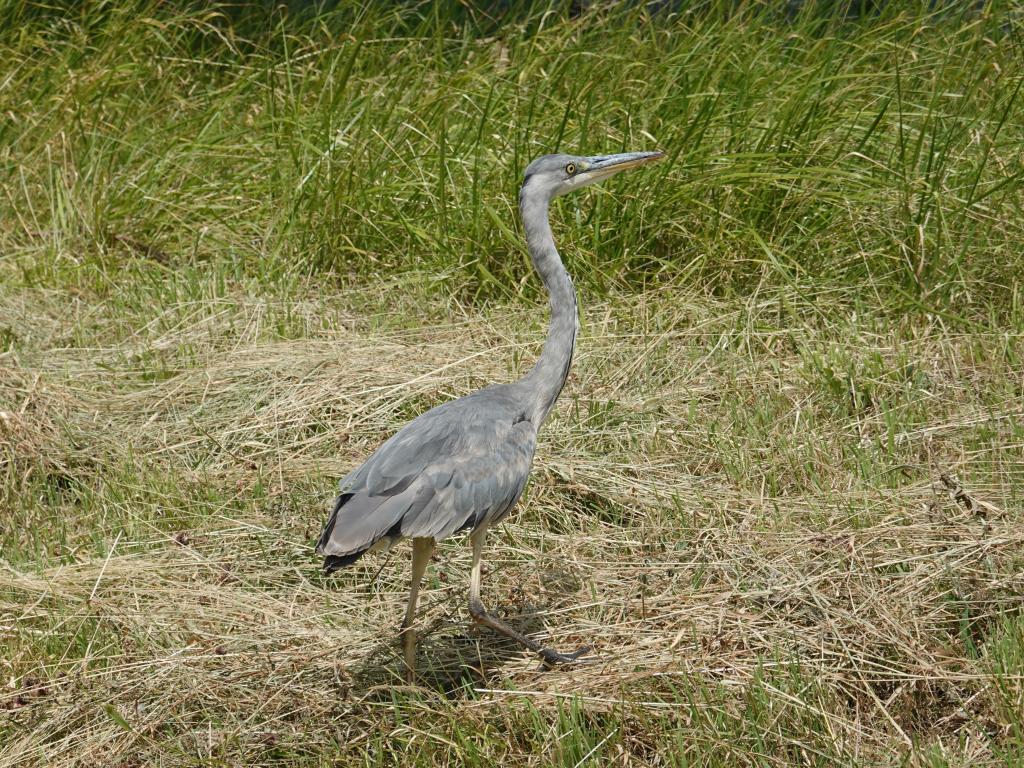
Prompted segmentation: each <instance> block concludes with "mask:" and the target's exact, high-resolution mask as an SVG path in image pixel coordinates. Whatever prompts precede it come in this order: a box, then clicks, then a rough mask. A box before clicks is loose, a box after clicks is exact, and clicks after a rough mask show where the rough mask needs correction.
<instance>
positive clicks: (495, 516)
mask: <svg viewBox="0 0 1024 768" xmlns="http://www.w3.org/2000/svg"><path fill="white" fill-rule="evenodd" d="M519 389H520V385H519V383H518V382H517V383H515V384H497V385H494V386H490V387H487V388H486V389H481V390H479V391H477V392H473V393H472V394H469V395H466V396H465V397H460V398H459V399H458V400H451V401H449V402H447V403H443V404H442V405H439V406H437V407H436V408H433V409H431V410H429V411H427V412H426V413H423V414H421V415H420V416H417V417H416V418H415V419H413V420H412V421H411V422H409V423H408V424H407V425H405V426H404V427H402V429H400V430H399V431H398V432H396V433H395V434H394V435H393V436H392V437H391V438H390V439H388V440H387V441H386V442H385V443H384V444H383V445H381V446H380V448H378V449H377V450H376V451H375V452H374V453H373V455H371V456H370V458H369V459H367V461H366V462H365V463H364V464H363V465H362V466H361V467H359V468H358V469H356V470H355V471H353V472H352V473H351V474H349V475H348V476H347V477H346V478H344V479H343V480H342V481H341V483H340V487H341V489H342V491H341V493H340V494H339V496H338V498H337V500H336V501H335V510H334V513H333V514H332V516H331V519H330V520H329V521H328V523H327V527H326V528H325V529H324V533H323V536H322V537H321V540H320V549H321V550H322V552H323V553H324V554H326V560H325V563H324V565H325V567H326V568H327V569H328V570H334V569H335V568H340V567H343V566H345V565H348V564H349V563H351V562H354V560H355V559H356V558H358V557H359V556H360V555H361V554H362V553H363V552H365V551H367V550H368V549H370V548H371V547H373V546H374V545H376V544H378V543H379V542H385V543H387V544H388V545H390V544H393V543H394V542H395V541H396V540H398V539H399V538H431V539H434V540H435V541H440V540H441V539H444V538H447V537H448V536H451V535H452V534H453V533H456V532H457V531H462V530H466V529H471V530H472V529H476V528H479V527H482V526H489V525H493V524H494V523H496V522H498V521H499V520H501V519H502V518H504V517H505V516H506V515H507V514H508V513H509V512H510V511H511V510H512V507H513V506H514V505H515V503H516V501H518V499H519V496H520V495H521V494H522V492H523V488H525V487H526V479H527V476H528V475H529V473H530V464H531V462H532V461H533V451H534V448H535V447H536V444H537V428H536V426H535V425H534V424H533V423H531V422H530V421H529V420H528V419H527V418H526V417H525V415H524V413H523V408H522V405H521V404H520V402H519V400H520V397H519ZM332 552H337V553H339V554H331V553H332Z"/></svg>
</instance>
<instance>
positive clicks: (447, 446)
mask: <svg viewBox="0 0 1024 768" xmlns="http://www.w3.org/2000/svg"><path fill="white" fill-rule="evenodd" d="M661 157H663V155H662V154H661V153H660V152H636V153H627V154H621V155H611V156H602V157H570V156H567V155H545V156H543V157H540V158H538V159H537V160H535V161H534V162H533V163H531V164H530V166H529V167H528V168H527V170H526V175H525V178H524V180H523V186H522V189H521V190H520V195H519V208H520V213H521V215H522V219H523V227H524V230H525V233H526V240H527V245H528V247H529V250H530V256H531V258H532V260H533V264H534V267H535V268H536V269H537V272H538V273H539V274H540V276H541V279H542V280H543V281H544V286H545V287H546V288H547V290H548V293H549V296H550V304H551V323H550V326H549V329H548V336H547V340H546V341H545V343H544V349H543V351H542V352H541V355H540V358H539V359H538V361H537V363H536V365H534V367H533V368H532V369H531V370H530V371H529V372H528V373H527V374H526V375H525V376H523V378H521V379H519V380H518V381H515V382H512V383H509V384H495V385H492V386H489V387H486V388H484V389H481V390H479V391H477V392H473V393H471V394H469V395H466V396H465V397H461V398H459V399H457V400H452V401H450V402H447V403H444V404H442V405H439V406H437V407H436V408H432V409H431V410H429V411H427V412H426V413H423V414H421V415H420V416H418V417H417V418H415V419H413V420H412V421H411V422H409V423H408V424H407V425H405V426H404V427H403V428H402V429H400V430H399V431H398V432H396V433H395V434H394V435H393V436H392V437H391V438H389V439H388V440H387V441H386V442H384V443H383V444H382V445H381V446H380V447H379V448H378V449H377V450H376V451H375V452H374V453H373V454H372V455H371V456H370V457H369V458H368V459H367V460H366V462H365V463H363V465H362V466H360V467H358V468H357V469H355V470H354V471H353V472H351V473H350V474H349V475H348V476H347V477H345V478H344V479H343V480H342V481H341V483H340V489H339V491H340V492H339V494H338V496H337V498H336V499H335V502H334V509H333V511H332V513H331V516H330V518H329V520H328V522H327V525H326V526H325V527H324V531H323V534H322V535H321V537H320V541H319V543H318V544H317V552H318V553H319V554H322V555H324V568H325V569H326V570H327V571H328V572H330V571H333V570H336V569H338V568H342V567H344V566H346V565H349V564H350V563H353V562H355V560H357V559H358V558H359V557H360V556H361V555H362V554H363V553H365V552H367V551H369V550H371V549H373V548H376V547H377V546H380V545H382V544H386V545H390V544H393V543H394V542H395V541H397V540H398V539H401V538H412V539H413V541H414V545H413V576H412V588H411V590H410V598H409V606H408V610H407V612H406V618H405V622H404V623H403V626H402V634H403V638H404V641H405V661H406V666H407V668H408V670H409V672H410V674H411V673H412V670H413V668H414V661H415V635H414V633H413V631H412V620H413V617H414V613H415V607H416V599H417V595H418V592H419V583H420V580H421V578H422V576H423V572H424V570H425V569H426V564H427V561H428V560H429V558H430V554H431V553H432V552H433V548H434V543H435V542H437V541H440V540H441V539H444V538H446V537H448V536H450V535H452V534H453V533H456V532H458V531H462V530H467V529H468V530H469V531H470V532H471V538H472V541H473V571H472V575H471V580H470V599H469V604H470V613H471V614H472V616H473V618H474V619H475V620H477V621H479V622H480V623H482V624H485V625H487V626H489V627H491V628H493V629H495V630H497V631H499V632H502V633H503V634H506V635H508V636H509V637H512V638H514V639H515V640H517V641H518V642H520V643H522V644H523V645H526V646H527V647H528V648H531V649H532V650H534V651H537V652H538V653H541V654H542V655H543V656H544V658H545V659H546V660H547V661H549V662H558V661H570V660H572V659H574V658H576V656H578V655H579V653H581V652H582V650H581V651H578V652H577V653H576V654H571V655H568V656H565V655H562V654H560V653H557V652H555V651H551V650H548V649H545V648H542V647H541V646H540V645H539V644H538V643H536V642H535V641H533V640H531V639H529V638H527V637H525V636H523V635H521V634H520V633H518V632H516V631H515V630H514V629H512V628H511V627H509V626H508V625H506V624H504V623H503V622H501V621H498V620H497V619H495V618H494V617H492V616H491V615H490V614H488V613H487V612H486V610H485V609H484V607H483V604H482V603H481V602H480V559H481V553H482V548H483V541H484V536H485V533H486V531H487V529H488V528H489V527H490V526H491V525H493V524H495V523H497V522H499V521H500V520H502V519H503V518H504V517H505V516H506V515H508V514H509V512H511V511H512V508H513V507H514V506H515V504H516V502H517V501H518V500H519V497H520V496H521V495H522V493H523V489H524V488H525V487H526V481H527V478H528V476H529V473H530V466H531V464H532V462H533V454H534V449H535V448H536V445H537V431H538V430H539V429H540V426H541V424H542V423H543V422H544V419H545V418H546V417H547V415H548V413H549V412H550V411H551V408H552V407H553V406H554V403H555V400H557V398H558V395H559V393H560V392H561V391H562V387H563V386H564V385H565V380H566V378H567V376H568V375H569V368H570V366H571V365H572V357H573V352H574V350H575V346H576V334H577V330H578V316H577V309H576V294H575V291H574V289H573V285H572V280H571V279H570V277H569V274H568V272H566V270H565V267H564V266H563V265H562V260H561V258H560V257H559V255H558V251H557V249H556V248H555V242H554V238H553V236H552V234H551V227H550V225H549V223H548V204H549V202H550V200H551V199H552V198H553V197H555V196H556V195H559V194H565V193H566V192H570V191H572V190H574V189H579V188H582V187H584V186H587V185H589V184H592V183H594V182H596V181H600V180H602V179H604V178H607V177H608V176H611V175H613V174H615V173H617V172H618V171H620V170H624V169H626V168H632V167H634V166H637V165H640V164H643V163H645V162H648V161H651V160H656V159H660V158H661ZM583 650H585V649H583Z"/></svg>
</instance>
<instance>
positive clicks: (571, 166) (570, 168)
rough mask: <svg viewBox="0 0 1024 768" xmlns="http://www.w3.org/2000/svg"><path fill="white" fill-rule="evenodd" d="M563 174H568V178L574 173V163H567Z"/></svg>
mask: <svg viewBox="0 0 1024 768" xmlns="http://www.w3.org/2000/svg"><path fill="white" fill-rule="evenodd" d="M565 172H566V173H568V174H569V175H570V176H572V175H573V174H574V173H576V163H569V164H568V165H567V166H565Z"/></svg>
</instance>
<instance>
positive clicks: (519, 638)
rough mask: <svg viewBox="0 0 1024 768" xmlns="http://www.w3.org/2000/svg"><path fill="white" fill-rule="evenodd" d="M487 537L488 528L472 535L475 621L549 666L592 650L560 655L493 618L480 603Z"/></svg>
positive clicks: (586, 648)
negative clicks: (522, 646) (536, 655)
mask: <svg viewBox="0 0 1024 768" xmlns="http://www.w3.org/2000/svg"><path fill="white" fill-rule="evenodd" d="M486 535H487V529H486V528H480V529H478V530H476V531H474V532H473V533H472V535H471V536H470V540H471V541H472V542H473V570H472V573H471V574H470V577H469V613H470V615H471V616H472V617H473V619H474V621H477V622H478V623H480V624H483V625H484V626H485V627H490V628H491V629H493V630H494V631H495V632H500V633H501V634H503V635H505V636H506V637H511V638H512V639H513V640H515V641H516V642H517V643H519V644H520V645H524V646H526V647H527V648H529V649H530V650H531V651H533V652H534V653H539V654H540V655H541V656H542V657H543V658H544V661H546V662H547V663H548V664H559V663H562V664H565V663H568V662H571V661H576V659H578V658H579V657H580V656H582V655H583V654H584V653H587V652H588V651H589V650H590V647H589V646H583V647H582V648H579V649H578V650H576V651H574V652H573V653H570V654H564V653H559V652H558V651H553V650H551V649H550V648H545V647H543V646H542V645H541V644H540V643H537V642H535V641H533V640H531V639H530V638H528V637H527V636H526V635H523V634H521V633H519V632H517V631H516V630H514V629H512V627H510V626H509V625H508V624H506V623H505V622H503V621H499V620H498V619H496V618H494V617H493V616H491V615H490V614H489V613H488V612H487V609H486V608H484V604H483V603H482V602H481V601H480V565H481V562H480V556H481V555H482V554H483V549H484V538H485V537H486Z"/></svg>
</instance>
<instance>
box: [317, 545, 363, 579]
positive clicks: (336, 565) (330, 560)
mask: <svg viewBox="0 0 1024 768" xmlns="http://www.w3.org/2000/svg"><path fill="white" fill-rule="evenodd" d="M365 553H366V550H365V549H361V550H359V551H358V552H353V553H352V554H350V555H327V557H325V558H324V576H330V575H331V574H332V573H334V572H335V571H337V570H340V569H342V568H345V567H346V566H349V565H352V563H354V562H355V561H356V560H358V559H359V558H360V557H362V556H363V555H364V554H365Z"/></svg>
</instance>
